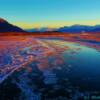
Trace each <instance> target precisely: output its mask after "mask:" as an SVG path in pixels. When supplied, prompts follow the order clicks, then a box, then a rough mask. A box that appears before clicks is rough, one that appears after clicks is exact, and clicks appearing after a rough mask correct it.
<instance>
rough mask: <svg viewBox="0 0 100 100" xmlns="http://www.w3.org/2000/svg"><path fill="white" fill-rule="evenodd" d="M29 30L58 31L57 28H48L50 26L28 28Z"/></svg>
mask: <svg viewBox="0 0 100 100" xmlns="http://www.w3.org/2000/svg"><path fill="white" fill-rule="evenodd" d="M26 31H27V32H52V31H56V29H55V28H48V27H42V28H33V29H27V30H26Z"/></svg>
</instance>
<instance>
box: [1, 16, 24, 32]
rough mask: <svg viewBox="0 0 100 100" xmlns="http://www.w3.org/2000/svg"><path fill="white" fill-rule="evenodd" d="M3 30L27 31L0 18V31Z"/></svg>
mask: <svg viewBox="0 0 100 100" xmlns="http://www.w3.org/2000/svg"><path fill="white" fill-rule="evenodd" d="M3 32H25V31H24V30H23V29H21V28H19V27H17V26H14V25H12V24H10V23H9V22H7V21H6V20H4V19H2V18H0V33H3Z"/></svg>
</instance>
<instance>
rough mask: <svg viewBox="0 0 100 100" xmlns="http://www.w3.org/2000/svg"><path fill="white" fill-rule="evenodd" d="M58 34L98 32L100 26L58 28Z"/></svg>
mask: <svg viewBox="0 0 100 100" xmlns="http://www.w3.org/2000/svg"><path fill="white" fill-rule="evenodd" d="M56 31H58V32H69V33H82V32H100V25H96V26H87V25H72V26H69V27H68V26H65V27H61V28H58V29H57V30H56Z"/></svg>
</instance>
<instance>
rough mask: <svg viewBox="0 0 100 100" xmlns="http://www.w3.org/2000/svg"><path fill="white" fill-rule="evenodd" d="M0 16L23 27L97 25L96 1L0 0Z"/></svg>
mask: <svg viewBox="0 0 100 100" xmlns="http://www.w3.org/2000/svg"><path fill="white" fill-rule="evenodd" d="M0 17H1V18H4V19H6V20H8V21H9V22H10V23H12V24H14V25H17V26H20V27H22V28H24V29H28V28H38V27H54V28H55V27H63V26H67V25H73V24H83V25H95V24H100V0H0Z"/></svg>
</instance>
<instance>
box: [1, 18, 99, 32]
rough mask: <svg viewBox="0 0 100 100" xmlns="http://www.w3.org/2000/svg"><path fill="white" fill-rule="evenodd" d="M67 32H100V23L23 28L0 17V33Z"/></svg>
mask: <svg viewBox="0 0 100 100" xmlns="http://www.w3.org/2000/svg"><path fill="white" fill-rule="evenodd" d="M54 31H55V32H65V33H82V32H90V33H91V32H100V25H95V26H88V25H72V26H64V27H60V28H48V27H42V28H32V29H27V30H23V29H21V28H20V27H18V26H15V25H12V24H10V23H9V22H8V21H6V20H4V19H2V18H0V33H4V32H22V33H23V32H28V33H29V32H31V33H34V32H37V33H38V32H54Z"/></svg>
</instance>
